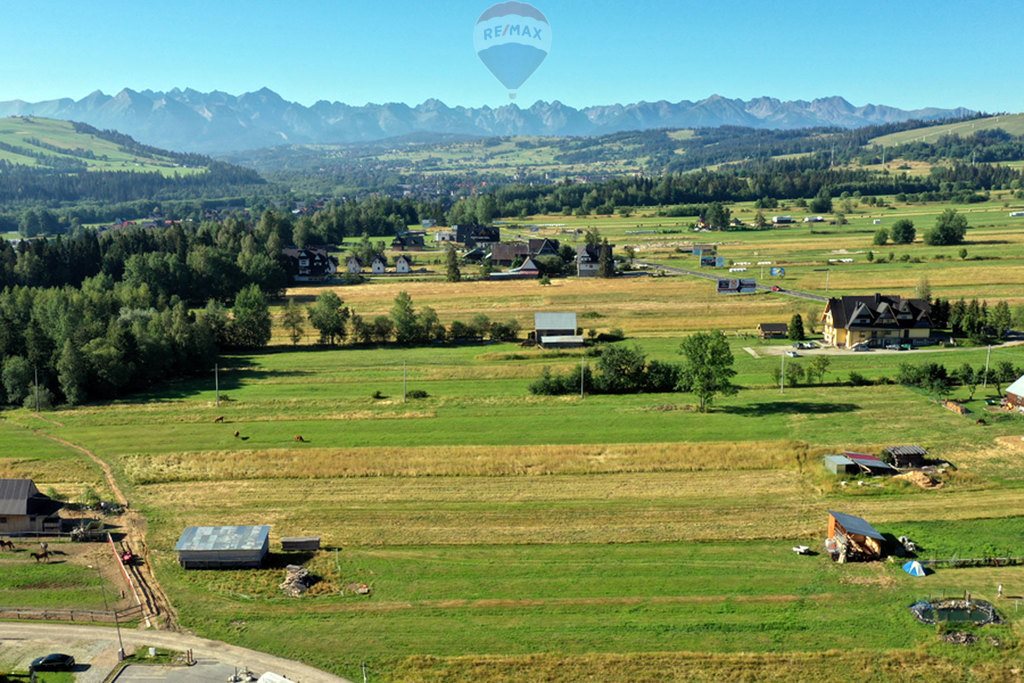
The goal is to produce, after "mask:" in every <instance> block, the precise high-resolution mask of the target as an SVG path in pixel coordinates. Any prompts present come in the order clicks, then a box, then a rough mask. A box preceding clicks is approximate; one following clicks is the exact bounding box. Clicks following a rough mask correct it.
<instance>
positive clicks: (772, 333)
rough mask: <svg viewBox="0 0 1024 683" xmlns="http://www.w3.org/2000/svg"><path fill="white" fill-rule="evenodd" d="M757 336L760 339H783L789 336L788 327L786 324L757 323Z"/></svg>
mask: <svg viewBox="0 0 1024 683" xmlns="http://www.w3.org/2000/svg"><path fill="white" fill-rule="evenodd" d="M757 336H759V337H761V339H785V338H786V337H787V336H789V326H788V325H786V323H758V324H757Z"/></svg>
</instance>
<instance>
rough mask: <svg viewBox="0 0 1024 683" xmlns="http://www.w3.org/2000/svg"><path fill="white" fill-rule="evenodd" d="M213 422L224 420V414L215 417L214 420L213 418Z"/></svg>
mask: <svg viewBox="0 0 1024 683" xmlns="http://www.w3.org/2000/svg"><path fill="white" fill-rule="evenodd" d="M214 422H224V416H223V415H221V416H220V417H218V418H217V419H216V420H214Z"/></svg>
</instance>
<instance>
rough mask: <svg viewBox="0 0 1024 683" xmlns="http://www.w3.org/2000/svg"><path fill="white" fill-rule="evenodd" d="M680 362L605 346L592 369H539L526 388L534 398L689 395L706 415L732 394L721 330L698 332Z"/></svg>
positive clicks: (686, 343) (729, 354)
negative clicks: (719, 398)
mask: <svg viewBox="0 0 1024 683" xmlns="http://www.w3.org/2000/svg"><path fill="white" fill-rule="evenodd" d="M679 353H680V355H682V356H683V362H682V363H680V364H673V363H664V362H662V361H657V360H647V357H646V356H645V355H644V354H643V352H641V351H640V349H639V348H636V347H632V348H631V347H627V346H609V347H607V348H604V349H602V351H601V353H600V355H599V357H598V359H597V361H596V363H595V366H596V367H595V370H591V369H590V368H589V367H588V366H583V367H582V368H581V369H580V371H579V372H576V371H569V372H567V373H565V374H554V373H552V372H551V369H550V368H544V373H543V374H542V375H541V377H540V378H539V379H537V380H536V381H534V382H533V383H532V384H530V392H531V393H533V394H544V395H557V394H572V393H576V392H580V391H584V392H589V393H594V394H638V393H667V392H673V391H684V392H692V393H693V394H694V395H695V396H696V397H697V409H698V410H700V411H701V412H706V411H707V410H708V409H710V407H711V405H712V404H713V403H714V401H715V398H716V397H717V396H720V395H724V396H728V395H732V394H735V393H736V391H737V387H736V386H735V385H734V384H733V383H732V378H733V377H735V375H736V371H735V370H733V367H732V366H733V362H734V358H733V355H732V350H731V349H730V348H729V341H728V340H727V339H726V337H725V335H724V334H723V333H722V332H720V331H717V330H716V331H714V332H698V333H696V334H692V335H690V336H689V337H687V338H685V339H684V340H683V341H682V343H681V344H680V346H679Z"/></svg>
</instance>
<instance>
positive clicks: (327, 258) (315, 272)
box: [281, 247, 338, 282]
mask: <svg viewBox="0 0 1024 683" xmlns="http://www.w3.org/2000/svg"><path fill="white" fill-rule="evenodd" d="M281 254H282V255H283V256H284V258H285V262H286V264H287V266H288V273H289V275H291V277H292V280H294V281H295V282H323V281H324V280H327V279H328V278H329V277H331V276H332V275H334V274H335V273H336V272H337V271H338V261H337V260H336V259H335V258H334V257H333V256H331V255H330V254H328V253H327V250H326V249H322V248H319V247H307V248H304V249H299V248H296V247H287V248H285V249H282V250H281Z"/></svg>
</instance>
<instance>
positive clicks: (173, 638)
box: [0, 622, 349, 683]
mask: <svg viewBox="0 0 1024 683" xmlns="http://www.w3.org/2000/svg"><path fill="white" fill-rule="evenodd" d="M121 638H122V639H123V641H124V646H125V649H126V650H132V649H134V648H135V647H144V646H151V647H162V648H167V649H171V650H179V651H185V650H188V649H191V650H192V651H193V653H194V654H195V656H196V658H198V659H209V660H214V661H217V662H220V663H222V664H226V665H228V666H232V667H235V666H237V667H239V668H248V669H249V670H250V671H253V672H254V673H257V674H262V673H264V672H267V671H273V672H274V673H278V674H281V675H282V676H286V677H288V678H290V679H291V680H293V681H297V682H298V683H349V682H348V681H347V680H346V679H344V678H340V677H338V676H334V675H332V674H329V673H326V672H324V671H321V670H319V669H315V668H313V667H311V666H307V665H306V664H302V663H301V662H295V661H292V660H290V659H283V658H281V657H274V656H273V655H268V654H265V653H263V652H256V651H255V650H249V649H246V648H244V647H238V646H235V645H229V644H227V643H222V642H220V641H217V640H207V639H206V638H199V637H197V636H190V635H186V634H184V633H176V632H174V631H154V630H139V629H121ZM21 641H32V642H33V644H37V646H41V645H42V644H47V643H48V644H50V648H49V649H48V650H47V651H48V652H60V651H62V650H71V649H73V648H71V647H62V646H64V645H69V644H70V643H73V642H77V643H78V644H79V645H77V646H76V647H77V648H86V650H87V651H88V652H89V653H90V657H91V659H90V660H87V661H83V662H82V663H83V664H91V665H92V666H91V668H90V670H89V671H87V672H83V673H85V674H89V676H83V675H82V674H79V677H78V680H79V681H82V680H85V679H87V678H88V679H92V678H95V679H96V680H102V678H103V677H104V676H105V675H106V673H107V672H109V671H110V669H111V668H113V666H114V664H115V663H116V662H117V658H116V652H117V647H118V645H117V631H116V630H115V629H113V628H108V627H105V626H74V625H65V624H34V623H33V624H29V623H26V622H18V623H11V622H3V623H0V650H7V649H8V648H10V649H12V650H14V649H18V644H19V642H21ZM80 651H81V650H80ZM111 653H113V655H114V656H111ZM44 654H45V653H44ZM70 654H75V653H74V652H70ZM36 656H38V655H36ZM75 656H76V658H77V657H78V655H75ZM29 659H31V657H30V658H29ZM97 676H98V678H96V677H97Z"/></svg>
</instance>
